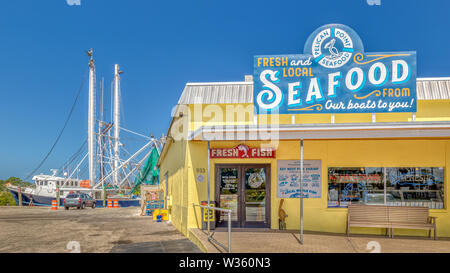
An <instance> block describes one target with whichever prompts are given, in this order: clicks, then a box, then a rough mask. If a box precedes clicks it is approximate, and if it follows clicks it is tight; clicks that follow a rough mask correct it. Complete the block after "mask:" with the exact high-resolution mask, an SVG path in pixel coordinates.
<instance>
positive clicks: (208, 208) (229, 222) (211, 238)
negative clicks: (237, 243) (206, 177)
mask: <svg viewBox="0 0 450 273" xmlns="http://www.w3.org/2000/svg"><path fill="white" fill-rule="evenodd" d="M192 205H194V206H197V207H200V208H203V209H206V210H207V212H206V215H208V224H207V226H208V241H213V242H214V243H216V244H218V245H219V246H221V247H223V248H224V249H226V250H227V252H228V253H231V211H232V210H231V209H222V208H216V207H210V206H202V205H197V204H192ZM209 210H217V211H222V212H226V213H227V214H228V228H227V229H228V247H225V246H224V245H223V244H221V243H220V242H219V241H217V240H216V239H214V238H213V234H211V232H210V221H209Z"/></svg>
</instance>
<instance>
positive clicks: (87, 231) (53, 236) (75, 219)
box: [0, 207, 201, 253]
mask: <svg viewBox="0 0 450 273" xmlns="http://www.w3.org/2000/svg"><path fill="white" fill-rule="evenodd" d="M139 212H140V209H139V208H136V207H132V208H119V209H105V208H96V209H91V208H87V209H84V210H78V209H70V210H68V211H66V210H64V209H61V208H60V209H58V210H57V211H52V210H50V208H46V207H32V208H28V207H0V252H1V253H5V252H51V253H55V252H56V253H61V252H62V253H64V252H73V251H77V250H78V249H79V251H80V252H97V253H98V252H102V253H104V252H132V253H133V252H134V253H138V252H144V253H152V252H153V253H155V252H157V253H160V252H167V253H168V252H178V253H181V252H201V251H200V249H199V248H198V247H197V246H195V245H194V244H193V243H192V242H191V241H189V240H188V239H186V238H185V237H184V236H183V235H182V234H181V233H180V232H178V231H177V230H176V229H175V228H174V227H173V226H172V225H171V224H169V223H167V222H163V223H156V222H154V221H153V220H152V219H151V218H150V217H142V216H139ZM78 245H79V248H78Z"/></svg>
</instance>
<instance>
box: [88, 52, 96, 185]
mask: <svg viewBox="0 0 450 273" xmlns="http://www.w3.org/2000/svg"><path fill="white" fill-rule="evenodd" d="M88 55H89V57H90V60H89V110H88V153H89V184H90V186H91V187H92V186H94V185H95V147H94V145H95V137H94V134H95V64H94V58H93V51H92V48H91V50H90V51H88Z"/></svg>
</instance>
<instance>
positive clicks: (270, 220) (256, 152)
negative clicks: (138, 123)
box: [158, 76, 450, 237]
mask: <svg viewBox="0 0 450 273" xmlns="http://www.w3.org/2000/svg"><path fill="white" fill-rule="evenodd" d="M253 87H254V82H253V78H252V76H246V77H245V81H243V82H222V83H220V82H219V83H188V84H187V85H186V87H185V88H184V90H183V93H182V95H181V97H180V99H179V101H178V104H177V106H176V107H175V109H174V111H173V115H172V121H171V124H170V127H169V130H168V134H167V141H166V143H165V145H164V147H163V149H162V152H161V157H160V159H159V161H158V165H159V167H160V187H161V188H162V189H163V190H164V194H165V198H166V201H167V202H166V204H167V207H168V209H169V214H170V220H171V221H172V223H173V225H174V226H175V227H176V228H177V229H179V230H180V231H181V232H182V233H183V234H185V235H186V236H188V237H190V236H191V235H190V229H192V228H201V226H202V217H203V216H202V214H201V210H200V208H198V207H195V206H194V204H200V203H201V202H202V201H206V200H208V183H209V194H210V196H209V197H210V200H211V202H213V201H214V202H215V204H216V206H219V207H225V208H231V209H233V215H232V221H233V226H234V227H242V228H246V227H262V228H270V229H278V228H279V210H280V201H281V200H284V201H283V204H282V209H283V210H284V211H285V213H286V214H287V218H286V228H287V229H292V230H298V229H299V228H300V219H299V218H300V199H299V198H298V197H299V191H298V185H299V169H300V168H299V160H300V155H301V150H300V149H301V145H300V141H301V140H303V159H304V169H303V170H304V184H303V185H304V186H305V187H306V191H307V193H308V195H307V197H306V198H304V201H303V205H304V215H303V223H304V229H305V230H310V231H320V232H333V233H344V232H345V228H346V222H347V208H346V207H347V206H348V204H350V203H358V204H367V205H377V204H385V205H389V206H426V207H429V208H430V215H431V216H435V217H437V235H438V236H445V237H450V214H449V211H448V198H449V186H448V181H449V178H450V177H449V172H448V168H449V167H450V78H418V79H417V86H416V89H417V111H416V112H415V113H352V114H270V115H268V114H261V113H258V114H256V111H255V109H254V101H253V99H254V95H253ZM208 147H209V149H208ZM208 169H209V172H208ZM224 220H225V219H224V217H223V216H220V215H217V217H216V223H217V225H219V226H220V225H225V224H226V221H224ZM351 232H352V233H365V234H384V233H385V230H383V229H378V228H352V230H351ZM395 233H396V234H399V235H402V234H404V235H406V234H407V235H418V236H426V235H427V232H426V231H423V230H396V231H395Z"/></svg>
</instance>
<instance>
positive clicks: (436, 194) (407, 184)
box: [386, 168, 444, 209]
mask: <svg viewBox="0 0 450 273" xmlns="http://www.w3.org/2000/svg"><path fill="white" fill-rule="evenodd" d="M386 192H387V193H386V194H387V195H391V196H392V197H393V199H392V200H388V202H387V205H390V206H410V207H428V208H431V209H443V208H444V168H386Z"/></svg>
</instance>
